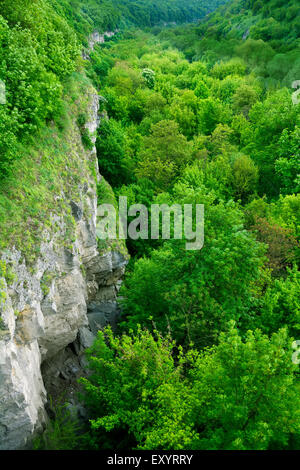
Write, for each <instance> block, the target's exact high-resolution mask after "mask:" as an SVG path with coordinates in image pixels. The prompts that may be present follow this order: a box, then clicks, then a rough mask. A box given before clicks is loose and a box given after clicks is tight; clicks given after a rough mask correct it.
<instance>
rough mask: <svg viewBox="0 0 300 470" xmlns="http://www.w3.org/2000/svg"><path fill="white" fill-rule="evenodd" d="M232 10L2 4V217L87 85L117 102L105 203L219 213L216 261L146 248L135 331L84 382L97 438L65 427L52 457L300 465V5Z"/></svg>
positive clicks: (54, 437)
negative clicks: (284, 454)
mask: <svg viewBox="0 0 300 470" xmlns="http://www.w3.org/2000/svg"><path fill="white" fill-rule="evenodd" d="M223 3H224V2H218V1H214V2H213V1H207V2H200V1H196V0H187V1H185V2H182V1H179V0H178V1H177V0H174V1H171V0H165V1H159V2H156V1H151V0H144V1H142V0H140V1H136V2H132V1H127V0H110V1H109V0H107V1H100V0H89V1H86V2H82V1H81V0H77V1H68V0H61V1H60V0H51V1H50V0H49V1H48V2H47V1H46V0H35V1H30V2H29V1H28V0H18V2H16V1H14V2H11V1H8V0H0V14H1V16H0V79H1V80H2V81H3V82H4V83H5V86H6V96H7V104H6V105H4V106H2V105H0V155H1V159H0V177H1V191H2V193H3V194H2V196H3V197H1V198H0V203H1V205H0V214H1V213H2V214H3V217H4V216H5V213H7V211H8V210H9V208H10V201H9V199H8V198H5V184H6V181H8V180H7V178H8V176H9V175H10V174H11V173H13V172H12V171H11V170H12V169H13V165H14V164H15V161H16V159H17V158H19V159H20V160H21V159H22V149H24V146H25V147H26V146H29V145H30V143H31V142H32V137H33V136H34V135H36V134H35V133H36V132H37V131H38V129H40V128H42V127H43V126H46V125H49V123H51V124H52V125H56V126H58V128H59V127H60V126H63V125H64V124H63V122H62V119H61V116H63V110H64V93H65V92H66V88H67V86H66V85H67V83H68V80H69V79H70V77H73V79H76V80H79V78H78V77H79V76H82V75H87V77H88V78H89V80H91V81H92V82H93V84H94V86H95V87H96V88H97V90H98V91H99V94H100V95H101V97H102V99H101V113H102V119H101V123H100V126H99V129H98V131H97V141H96V148H97V156H98V162H99V170H100V173H101V175H103V178H102V180H101V182H100V183H99V184H98V199H99V203H101V202H107V200H108V199H110V200H111V201H112V202H113V203H114V204H116V202H117V198H118V196H127V197H128V201H129V204H140V203H142V204H144V205H146V206H147V207H148V208H150V206H151V205H152V204H169V205H172V204H179V205H183V204H191V205H193V207H195V206H196V204H204V206H205V244H204V247H203V249H202V250H199V251H187V250H186V249H185V241H186V240H175V239H172V240H166V241H165V240H150V239H149V240H142V239H139V240H128V245H127V248H128V250H129V252H130V254H131V261H130V264H129V267H128V270H127V274H126V276H125V280H124V283H123V286H122V289H121V296H122V298H123V300H122V307H123V316H122V322H121V323H120V325H119V327H118V331H117V333H112V332H111V330H110V329H107V330H106V331H105V332H100V333H99V336H98V339H97V340H96V342H95V344H94V346H93V347H92V348H91V349H90V351H89V352H88V361H89V367H90V369H91V371H92V375H91V376H89V377H88V378H83V379H82V380H81V383H82V387H83V396H82V400H83V402H84V403H85V405H86V406H87V409H88V412H89V419H90V420H91V422H90V427H89V428H88V429H86V430H85V431H86V433H85V434H84V436H78V434H77V433H76V432H75V431H74V428H73V427H72V426H73V425H72V422H71V424H70V427H65V429H64V428H63V427H61V426H55V424H54V426H53V427H52V428H51V426H50V428H49V429H48V430H47V431H46V435H45V436H44V438H43V439H41V440H40V441H37V444H36V445H37V447H39V448H45V447H46V448H84V449H86V448H88V449H91V448H92V449H103V448H108V449H115V448H116V447H118V448H119V449H128V448H131V449H134V448H138V449H183V448H186V449H242V450H245V449H295V448H298V449H299V446H300V416H299V413H300V398H299V397H300V394H299V366H298V365H296V364H295V363H293V361H292V359H291V358H292V351H293V350H292V343H293V341H294V340H296V339H300V336H299V335H300V298H299V295H300V294H299V293H300V276H299V256H300V248H299V235H300V233H299V222H300V196H299V188H300V153H299V151H300V150H299V149H300V129H299V126H300V104H299V103H297V102H295V101H293V99H292V94H293V93H294V91H295V89H293V88H292V84H293V82H294V81H297V80H300V62H299V60H300V59H299V48H300V42H299V33H300V29H299V28H300V23H299V21H300V20H299V2H298V0H289V1H283V0H269V1H264V2H262V1H260V0H256V1H252V0H251V1H250V0H232V1H230V2H228V3H226V4H225V5H223ZM220 4H222V5H221V7H220V8H218V9H217V10H216V11H213V10H215V8H217V7H218V6H219V5H220ZM209 12H211V14H210V15H208V16H206V14H207V13H209ZM199 18H202V19H201V20H200V21H198V22H196V20H197V19H199ZM170 22H176V23H186V22H192V24H184V25H181V26H180V25H179V26H174V25H173V26H172V27H169V26H168V27H165V25H163V23H170ZM116 28H118V29H120V32H119V33H118V34H117V35H116V36H115V37H114V38H112V39H110V40H108V41H107V42H105V43H104V44H101V45H100V44H99V45H96V46H95V49H94V51H91V52H90V60H89V61H88V60H83V59H82V58H81V57H80V52H81V49H82V47H83V44H82V43H84V44H85V45H86V44H87V37H88V35H89V33H91V32H92V31H94V30H95V29H99V30H102V31H104V30H107V29H111V30H112V29H116ZM84 80H86V77H85V78H84ZM105 116H106V117H105ZM76 118H78V123H79V124H80V122H81V121H83V122H84V117H82V116H79V117H77V116H76ZM83 137H84V138H85V139H86V141H85V143H86V145H87V146H88V145H89V140H88V136H86V135H85V136H83ZM11 181H12V180H11V179H10V184H11ZM110 186H111V187H112V188H113V190H112V189H111V187H110ZM23 199H24V197H23ZM20 200H22V198H20ZM0 241H1V239H0ZM103 249H104V246H103V240H99V250H100V252H101V250H103ZM51 446H52V447H51Z"/></svg>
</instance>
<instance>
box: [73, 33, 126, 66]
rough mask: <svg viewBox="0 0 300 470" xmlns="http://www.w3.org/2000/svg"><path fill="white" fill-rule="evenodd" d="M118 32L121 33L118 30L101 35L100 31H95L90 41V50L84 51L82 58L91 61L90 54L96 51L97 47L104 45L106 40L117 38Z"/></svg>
mask: <svg viewBox="0 0 300 470" xmlns="http://www.w3.org/2000/svg"><path fill="white" fill-rule="evenodd" d="M118 31H119V30H118V29H116V30H115V31H105V32H104V33H99V32H98V31H94V32H93V33H92V34H91V35H90V37H89V39H88V48H87V50H84V51H83V52H82V57H83V58H84V59H85V60H89V59H90V56H89V53H90V52H92V51H93V50H94V47H95V45H96V44H104V43H105V38H112V37H113V36H115V34H116V33H117V32H118Z"/></svg>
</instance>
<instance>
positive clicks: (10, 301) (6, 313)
mask: <svg viewBox="0 0 300 470" xmlns="http://www.w3.org/2000/svg"><path fill="white" fill-rule="evenodd" d="M89 100H90V104H89V116H88V120H87V123H86V125H85V126H86V128H87V129H88V130H89V132H90V134H91V135H92V141H93V144H95V131H96V128H97V126H98V124H99V122H98V109H99V97H98V96H97V94H96V92H94V93H91V94H90V96H89ZM73 127H75V128H76V125H74V126H73ZM72 139H75V140H76V141H77V145H76V147H75V146H74V149H75V148H76V152H77V154H76V158H78V159H79V161H82V164H83V163H87V165H85V167H86V168H87V169H88V170H86V171H85V174H84V175H83V176H84V178H82V183H79V188H77V189H78V194H79V197H77V198H76V200H68V201H67V202H68V205H69V208H70V209H71V214H72V220H73V225H74V236H73V239H71V240H69V243H68V245H67V246H66V244H62V243H61V239H62V238H68V237H69V232H68V223H67V217H68V214H67V213H61V214H59V215H57V214H55V215H51V214H49V221H51V223H49V224H48V225H47V227H45V229H44V232H43V237H42V242H41V245H40V247H39V255H38V257H37V259H36V260H35V262H34V265H33V266H27V263H26V261H25V258H24V257H23V254H22V253H21V252H20V251H18V250H17V249H16V248H15V247H14V246H13V245H12V246H10V247H9V248H8V249H7V250H5V252H4V253H1V254H0V259H1V260H2V262H4V263H5V264H6V265H7V266H10V270H11V272H12V273H13V280H12V281H10V282H8V281H7V279H5V277H3V278H0V282H1V292H2V297H1V299H2V300H1V299H0V320H1V322H0V449H5V450H7V449H22V448H26V447H27V446H29V445H30V441H31V439H32V436H33V435H34V433H36V432H39V431H41V430H42V429H43V427H44V426H45V423H46V421H47V418H48V417H47V413H46V411H45V405H46V403H47V392H49V391H51V392H53V393H55V390H56V389H57V388H59V389H61V390H63V389H64V388H67V387H68V384H69V383H72V381H73V382H74V381H75V382H76V378H77V377H78V376H79V375H80V373H81V368H82V367H84V354H83V351H84V349H85V348H86V347H88V346H90V345H91V343H92V341H93V338H94V336H95V334H96V332H97V330H98V329H99V328H102V327H103V326H105V325H106V324H107V323H114V322H116V321H117V317H118V314H119V310H118V306H117V302H116V300H117V295H118V289H119V286H120V279H121V277H122V275H123V273H124V270H125V265H126V263H127V261H126V256H125V255H124V254H122V253H120V252H118V250H117V249H115V251H113V250H112V249H110V248H109V247H107V250H102V251H101V253H99V250H98V247H97V240H96V212H97V191H96V188H97V181H98V182H99V180H100V178H101V177H100V174H99V172H98V164H97V156H96V149H95V147H93V149H92V151H90V150H86V149H84V147H83V146H82V145H81V142H79V141H80V139H81V136H80V131H79V129H78V128H76V130H75V131H74V135H72ZM78 149H79V150H78ZM74 151H75V150H74ZM83 167H84V165H83ZM20 230H22V227H20ZM45 386H46V387H45Z"/></svg>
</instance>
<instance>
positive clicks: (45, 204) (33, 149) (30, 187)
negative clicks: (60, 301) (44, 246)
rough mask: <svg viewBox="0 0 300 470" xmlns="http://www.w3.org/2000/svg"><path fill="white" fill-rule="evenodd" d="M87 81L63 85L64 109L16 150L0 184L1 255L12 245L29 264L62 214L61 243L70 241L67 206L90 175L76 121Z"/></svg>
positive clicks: (76, 77)
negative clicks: (47, 230) (64, 223)
mask: <svg viewBox="0 0 300 470" xmlns="http://www.w3.org/2000/svg"><path fill="white" fill-rule="evenodd" d="M91 93H95V91H94V89H93V88H92V86H91V83H90V82H89V80H88V79H87V78H86V77H85V76H83V75H82V74H80V73H74V74H73V75H72V76H71V77H70V79H69V80H68V82H67V83H66V86H65V96H64V107H63V109H62V112H61V115H60V118H59V121H58V122H57V123H56V124H54V123H50V125H49V126H48V127H45V128H43V129H42V130H40V132H39V133H38V134H37V135H35V137H34V139H32V143H31V144H30V146H29V147H28V146H27V147H26V148H25V147H22V146H20V148H19V152H20V155H19V158H18V159H17V160H16V163H15V165H14V167H13V168H12V172H11V174H10V176H8V177H7V178H6V179H5V180H3V181H1V182H0V251H1V252H3V251H4V250H5V249H7V248H8V247H12V246H15V247H16V248H17V249H18V250H20V251H21V253H22V255H23V256H24V257H25V259H26V262H27V263H28V264H31V263H33V262H34V260H35V259H36V256H38V254H39V249H40V241H41V239H42V232H43V230H44V229H45V228H51V230H53V229H54V230H58V227H53V217H52V216H53V215H58V216H61V215H62V214H64V218H65V221H67V232H66V233H65V234H64V240H62V243H65V244H66V245H69V246H70V244H72V242H73V241H74V240H73V239H74V219H73V217H72V213H71V209H70V204H69V201H70V200H71V199H72V200H73V201H74V200H75V201H76V200H77V199H78V198H79V188H78V186H79V185H83V184H84V183H85V181H86V179H87V175H88V174H93V175H94V176H95V168H93V164H92V162H91V165H90V168H87V165H88V161H87V159H82V158H81V156H82V154H83V152H85V149H84V147H83V145H82V141H81V136H80V130H79V128H78V125H77V117H78V115H79V114H80V113H81V114H82V113H86V114H88V106H89V100H90V95H91Z"/></svg>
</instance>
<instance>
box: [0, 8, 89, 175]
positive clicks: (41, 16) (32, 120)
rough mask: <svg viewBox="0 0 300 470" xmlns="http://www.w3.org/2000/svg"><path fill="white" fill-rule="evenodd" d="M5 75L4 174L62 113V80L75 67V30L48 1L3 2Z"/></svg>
mask: <svg viewBox="0 0 300 470" xmlns="http://www.w3.org/2000/svg"><path fill="white" fill-rule="evenodd" d="M0 5H1V15H2V16H1V17H0V46H1V47H0V63H1V72H0V79H1V80H2V81H3V82H4V83H5V87H6V104H5V105H1V106H0V116H1V119H0V122H1V124H0V176H2V177H3V175H6V174H8V172H9V170H10V167H11V165H12V162H13V161H14V160H15V159H16V156H17V155H18V154H19V153H20V150H19V147H18V142H20V141H22V142H24V141H25V139H27V138H28V136H29V135H32V134H33V133H35V132H36V131H37V130H38V129H39V128H41V127H42V126H43V125H44V123H45V122H49V121H50V120H53V119H57V118H58V116H59V114H60V108H61V98H62V91H63V86H62V81H63V80H64V79H65V78H66V76H68V75H70V74H71V73H72V72H73V71H74V70H75V68H76V59H77V57H78V54H79V51H80V49H79V45H78V43H77V39H76V35H75V33H74V31H72V29H71V28H69V26H68V25H67V23H66V21H64V20H63V19H62V18H61V17H60V16H58V15H57V14H56V13H55V12H54V10H53V9H52V8H51V7H50V6H49V4H48V3H46V2H45V1H43V0H38V1H36V2H29V1H27V0H22V1H20V2H9V1H6V0H2V1H1V2H0Z"/></svg>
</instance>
